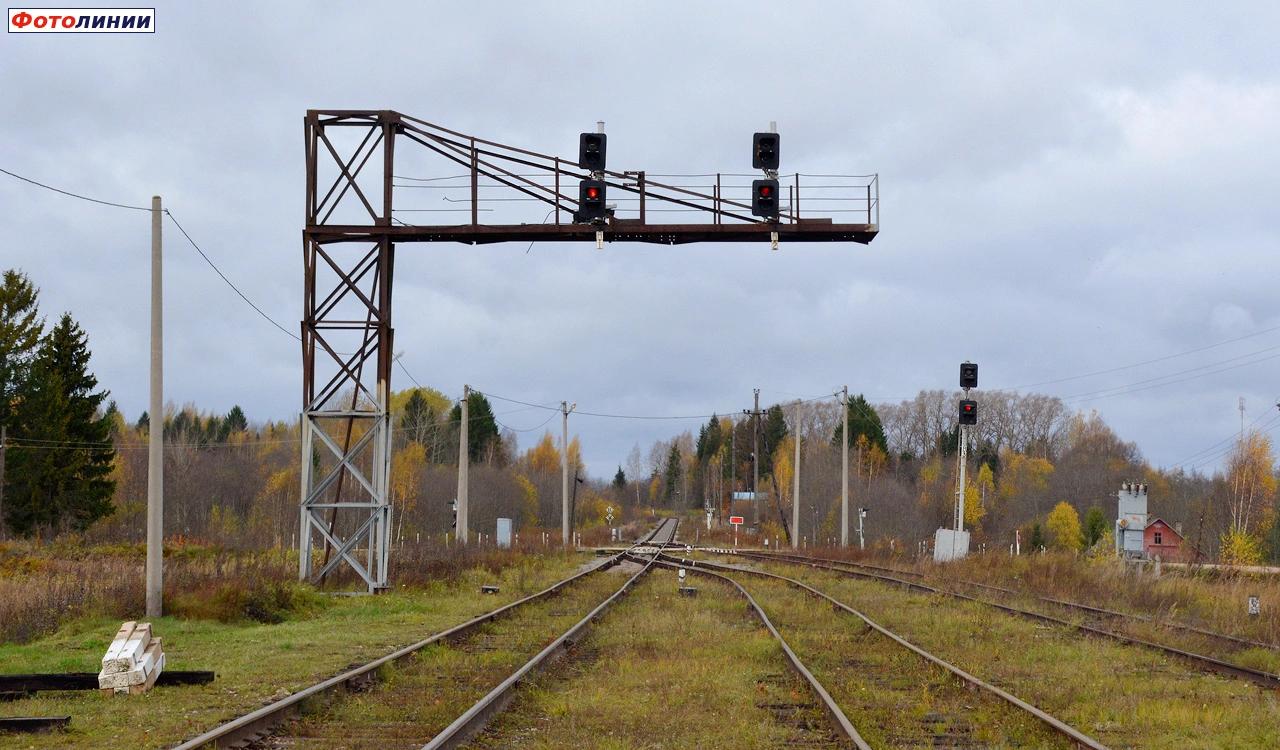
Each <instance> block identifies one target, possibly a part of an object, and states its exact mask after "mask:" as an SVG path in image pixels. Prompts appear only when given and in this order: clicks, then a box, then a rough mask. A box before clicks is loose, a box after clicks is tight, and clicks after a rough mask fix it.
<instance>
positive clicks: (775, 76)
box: [0, 2, 1280, 476]
mask: <svg viewBox="0 0 1280 750" xmlns="http://www.w3.org/2000/svg"><path fill="white" fill-rule="evenodd" d="M264 6H265V7H266V9H265V10H264ZM1278 15H1280V11H1278V10H1277V6H1276V5H1275V4H1272V3H1256V4H1231V3H1216V4H1212V5H1206V4H1204V3H1195V4H1192V3H1187V4H1173V3H1167V2H1160V3H1146V4H1138V3H1114V2H1109V3H870V2H867V3H821V4H810V3H797V2H787V3H781V2H776V3H769V4H752V3H745V2H724V3H664V2H648V3H601V2H595V3H583V4H577V3H574V4H571V3H550V2H547V3H528V2H525V3H475V4H464V3H449V4H443V3H441V4H427V3H401V4H392V3H374V2H365V3H283V2H276V3H271V4H269V5H268V4H258V3H253V4H250V3H216V4H215V3H178V4H164V5H161V6H159V7H158V8H157V20H156V30H157V31H156V33H155V34H150V35H141V34H137V35H134V34H126V35H73V34H58V35H48V34H46V35H32V34H27V35H17V34H7V35H6V36H5V37H4V38H3V40H0V45H2V46H0V81H3V87H4V96H3V97H2V98H0V110H2V111H3V117H0V167H3V168H5V169H8V170H11V171H14V172H18V173H21V174H24V175H26V176H29V177H31V178H33V179H36V180H40V181H43V182H48V183H51V184H54V185H57V186H59V187H63V188H66V189H69V190H74V191H77V192H82V193H85V194H87V195H91V196H94V197H99V198H103V199H106V200H111V201H119V202H122V203H131V204H138V205H146V203H147V201H148V199H149V198H150V196H151V195H153V194H160V195H162V196H163V197H164V200H165V204H166V206H167V207H169V208H170V209H172V211H173V212H174V214H175V216H177V217H178V219H179V220H180V221H181V222H182V223H183V225H184V226H185V227H186V228H187V230H188V231H190V232H191V234H192V236H193V237H194V238H195V239H196V241H197V242H199V243H200V244H201V246H202V247H203V248H204V249H205V251H206V252H208V253H209V255H210V257H211V258H213V260H214V261H215V262H216V263H218V264H219V265H220V266H221V268H222V269H223V270H224V272H226V274H227V275H228V276H229V277H230V278H231V279H232V281H234V282H235V283H236V284H237V285H239V286H240V287H241V288H242V289H243V290H244V292H245V293H246V294H247V295H248V296H249V297H250V298H252V299H253V300H255V301H256V302H257V303H258V304H259V305H260V306H261V307H262V308H263V309H264V310H266V311H267V313H268V314H270V315H271V316H272V317H274V318H275V319H277V320H279V321H281V322H282V323H283V325H284V326H285V327H286V328H288V329H289V330H291V331H292V330H296V329H297V325H298V320H299V318H300V315H301V308H302V297H301V282H302V263H301V260H302V254H301V252H300V251H301V244H302V243H301V231H300V230H301V228H302V223H303V187H304V183H303V166H304V165H303V141H302V118H303V114H304V112H305V110H306V109H308V108H379V109H380V108H387V109H396V110H400V111H402V112H405V113H409V114H413V115H416V116H418V117H422V118H423V119H426V120H429V121H432V122H435V123H439V124H441V125H445V126H447V127H450V128H453V129H456V130H460V131H463V132H466V133H473V134H475V135H478V136H481V137H489V138H493V139H496V140H500V141H503V142H505V143H510V144H513V145H518V146H523V147H527V148H530V149H533V150H536V151H541V152H544V153H558V154H560V155H563V156H569V157H573V156H574V155H575V149H576V138H577V135H576V134H577V133H578V132H579V131H581V130H590V129H594V124H595V122H596V120H605V121H606V122H607V125H608V133H609V166H610V168H612V169H646V170H648V171H650V172H689V173H698V172H717V171H723V172H746V171H749V169H747V168H748V167H749V166H750V161H749V159H750V152H749V143H750V134H751V132H752V131H755V130H761V129H764V128H765V127H767V125H768V122H769V121H770V120H775V121H777V123H778V128H779V131H780V132H781V133H782V137H783V141H782V143H783V149H782V154H783V171H784V172H794V171H800V172H810V173H820V172H838V173H868V172H876V173H879V174H880V175H881V180H882V190H881V200H882V207H883V210H882V216H881V233H880V236H879V237H878V238H877V239H876V240H875V242H873V243H872V244H871V245H869V246H862V245H852V244H850V245H801V244H792V245H785V244H784V246H783V247H782V249H781V250H780V251H779V252H771V251H770V250H769V248H768V246H767V245H686V246H677V247H664V246H649V245H640V244H636V245H627V244H618V245H612V246H610V247H608V248H606V250H605V251H604V252H597V251H596V250H595V249H594V246H591V245H569V244H563V245H559V244H547V245H537V246H535V247H534V248H533V249H532V250H531V251H529V252H526V249H527V248H526V246H525V245H499V246H489V247H469V246H462V245H417V246H404V247H401V248H400V250H399V252H398V254H397V263H396V274H397V278H396V288H395V310H394V325H395V329H396V350H397V351H403V352H404V357H403V360H402V361H403V362H404V364H405V366H406V367H407V368H408V370H409V371H410V372H412V373H413V375H414V377H416V378H417V379H418V380H419V381H421V382H422V383H424V384H429V385H432V386H434V387H436V388H439V389H440V390H442V391H444V392H446V393H449V394H452V395H455V396H456V395H458V394H460V392H461V389H462V385H463V383H469V384H471V385H472V386H474V387H477V388H480V389H482V390H488V391H491V392H493V393H497V394H502V395H506V396H511V397H514V398H518V399H521V400H527V401H531V402H537V403H545V404H553V403H558V402H559V401H561V400H562V399H567V400H569V401H576V402H577V403H578V404H579V408H581V409H584V410H589V411H597V412H613V413H625V414H648V415H671V414H706V413H710V412H711V411H718V412H720V413H724V412H726V411H736V410H740V409H742V408H744V407H748V406H750V400H751V389H752V388H755V387H758V388H760V389H761V390H762V402H763V403H766V404H767V403H771V402H774V401H783V400H790V399H794V398H796V397H797V396H800V397H811V396H816V395H818V394H821V393H824V392H830V391H831V390H833V389H835V388H838V387H839V386H840V385H843V384H846V383H847V384H848V386H849V388H850V390H851V391H852V392H861V393H865V394H867V396H868V397H869V398H872V399H873V400H880V399H899V398H908V397H911V396H912V395H914V394H915V393H916V392H917V391H919V390H920V389H927V388H952V387H954V386H955V385H956V377H957V366H958V363H959V362H960V361H961V360H963V359H966V358H967V359H970V360H972V361H975V362H978V363H980V365H981V374H982V377H981V385H982V387H983V388H984V389H988V388H999V387H1014V386H1022V385H1026V384H1032V383H1039V382H1042V381H1047V380H1054V379H1058V378H1062V377H1066V376H1075V375H1080V374H1085V373H1091V372H1095V371H1098V370H1105V369H1109V368H1113V367H1117V366H1120V365H1127V364H1131V363H1135V362H1141V361H1145V360H1151V359H1155V358H1162V357H1165V356H1166V355H1172V354H1179V353H1182V352H1187V351H1189V350H1193V349H1200V348H1203V347H1207V346H1209V345H1211V344H1215V343H1217V342H1221V341H1226V340H1230V339H1235V338H1238V337H1242V336H1247V335H1249V334H1254V333H1257V332H1259V331H1265V329H1268V328H1276V327H1280V309H1278V308H1280V301H1278V298H1277V294H1276V283H1277V279H1278V278H1280V252H1277V251H1278V250H1280V247H1278V244H1280V243H1278V242H1277V236H1276V230H1275V228H1274V226H1273V223H1274V221H1275V216H1276V210H1277V209H1276V207H1277V206H1278V205H1280V181H1278V180H1277V174H1280V145H1278V144H1277V142H1276V140H1277V139H1276V134H1277V133H1280V64H1277V63H1280V60H1278V59H1277V58H1278V57H1280V52H1278V51H1277V49H1278V48H1277V45H1276V43H1275V30H1276V29H1277V28H1280V18H1277V16H1278ZM397 199H398V200H399V198H397ZM0 209H2V214H3V216H4V221H5V223H6V225H7V226H6V231H5V233H4V238H3V240H0V266H3V267H6V268H8V267H13V266H17V267H20V268H22V269H23V270H25V271H26V272H27V273H28V274H29V275H30V276H31V278H32V280H33V281H34V282H35V283H36V284H37V285H38V286H39V287H40V288H41V304H42V308H43V310H44V312H45V313H46V315H48V316H50V317H53V316H55V315H56V314H59V313H60V312H61V311H64V310H65V311H69V312H70V313H71V314H72V315H73V316H74V317H75V318H76V319H77V320H78V321H80V322H81V324H82V325H83V326H84V327H85V328H86V329H87V331H88V333H89V337H90V345H91V347H92V349H93V352H94V358H93V367H94V369H95V371H96V373H97V375H98V377H99V379H100V380H101V382H102V384H103V386H104V387H106V388H108V389H110V391H111V393H112V397H113V398H115V399H116V400H117V401H118V402H119V404H120V406H121V408H122V409H124V411H125V412H126V414H127V415H129V417H130V419H133V418H136V416H137V415H138V414H139V413H140V412H141V411H142V410H143V409H145V407H146V401H147V370H146V366H147V357H146V355H147V342H148V338H147V337H148V307H147V300H148V296H147V295H148V289H149V287H148V259H149V238H148V228H149V217H148V216H147V215H146V214H144V213H141V212H132V211H126V210H120V209H114V208H109V207H103V206H98V205H94V204H90V203H85V202H81V201H77V200H74V199H71V198H66V197H63V196H60V195H56V194H53V193H49V192H46V191H42V190H40V189H38V188H34V187H31V186H29V185H26V184H23V183H20V182H18V181H16V180H13V179H11V178H8V177H5V176H4V175H0ZM166 231H167V232H168V234H167V236H166V243H167V244H166V268H165V274H166V284H167V289H166V291H167V292H168V299H167V302H166V320H165V333H166V347H167V348H166V368H167V371H166V378H165V385H166V398H167V399H169V400H172V401H174V402H177V403H180V404H181V403H184V402H193V403H195V404H196V405H197V406H199V407H200V408H201V409H206V410H213V411H218V412H225V411H226V410H227V409H228V408H230V407H231V406H232V405H233V404H240V405H241V406H242V407H243V408H244V409H245V411H246V412H247V413H248V414H249V416H250V418H251V419H255V420H262V419H268V418H270V419H294V418H296V413H297V411H298V409H299V408H300V381H301V367H300V360H301V356H300V352H299V347H298V345H297V343H296V342H295V341H294V340H293V339H291V338H289V337H287V336H286V335H285V334H283V333H281V332H280V331H279V330H277V329H275V328H274V327H272V326H271V325H270V324H269V323H267V322H266V321H264V320H263V319H261V318H259V317H258V316H257V315H256V314H255V313H254V312H253V311H252V310H251V309H250V308H249V307H248V306H246V305H245V304H244V303H243V302H241V301H240V300H239V298H237V297H236V296H235V294H234V292H232V291H231V290H230V289H229V288H228V287H227V286H226V285H225V284H224V283H223V281H222V280H221V279H219V278H218V277H217V276H216V275H215V274H214V273H213V272H212V271H211V270H210V269H209V268H208V266H206V265H205V264H204V262H203V261H202V260H201V259H200V258H199V257H198V256H197V255H196V254H195V252H194V251H193V250H192V249H191V248H190V247H189V246H187V245H185V244H184V243H183V242H182V241H181V238H180V237H179V236H178V235H177V234H176V232H174V231H172V226H171V225H167V227H166ZM1277 346H1280V330H1278V331H1274V332H1268V333H1262V334H1260V335H1256V336H1251V337H1249V338H1247V339H1244V340H1242V341H1237V342H1234V343H1228V344H1224V345H1222V346H1216V347H1213V348H1209V349H1206V350H1204V351H1200V352H1197V353H1193V354H1189V355H1187V356H1181V357H1176V358H1171V359H1164V360H1162V361H1159V362H1155V363H1151V364H1149V365H1144V366H1141V367H1135V368H1131V369H1126V370H1122V371H1119V372H1113V373H1109V374H1105V375H1100V376H1094V377H1088V378H1079V379H1075V380H1070V381H1066V382H1061V383H1053V384H1049V385H1044V386H1041V387H1039V388H1035V389H1032V390H1040V391H1043V392H1047V393H1052V394H1056V395H1060V396H1063V397H1070V396H1075V395H1077V394H1082V393H1090V392H1094V391H1098V390H1100V389H1105V388H1114V387H1119V386H1125V385H1128V384H1135V383H1136V384H1139V385H1137V386H1135V388H1143V389H1142V390H1134V389H1132V388H1131V389H1127V390H1125V391H1123V392H1121V393H1119V395H1113V396H1108V397H1105V398H1098V399H1095V400H1082V399H1072V400H1069V404H1070V405H1071V406H1072V407H1073V408H1079V409H1097V410H1098V411H1099V412H1100V413H1101V414H1102V415H1103V416H1104V417H1105V418H1106V420H1107V421H1108V422H1109V423H1110V424H1111V425H1112V426H1113V427H1114V428H1115V429H1116V431H1117V432H1118V433H1119V434H1120V435H1121V436H1122V437H1123V438H1125V439H1127V440H1132V441H1135V442H1136V443H1137V444H1138V445H1139V447H1140V449H1141V451H1142V453H1143V455H1144V456H1146V458H1148V459H1149V460H1150V461H1152V462H1153V463H1155V464H1158V465H1165V466H1168V465H1171V464H1174V463H1176V462H1180V461H1183V460H1184V459H1186V458H1188V457H1189V456H1191V455H1192V454H1195V453H1196V452H1197V451H1200V450H1201V449H1204V448H1207V447H1209V446H1210V445H1212V444H1214V443H1216V442H1218V441H1220V440H1222V439H1223V438H1225V437H1227V436H1229V435H1231V434H1232V432H1233V431H1235V430H1237V429H1238V428H1239V412H1238V411H1237V398H1238V397H1239V396H1242V395H1243V396H1244V397H1245V399H1246V404H1247V413H1246V420H1248V421H1254V420H1256V423H1257V424H1261V425H1264V426H1270V425H1271V423H1272V421H1274V420H1275V417H1273V413H1274V412H1276V407H1275V401H1276V396H1277V395H1278V394H1280V383H1277V382H1276V379H1275V373H1276V371H1277V363H1280V360H1277V359H1269V360H1263V359H1262V357H1267V356H1274V354H1275V352H1274V351H1266V352H1264V350H1276V348H1277ZM1254 352H1264V353H1262V354H1258V355H1254V356H1246V355H1250V354H1251V353H1254ZM1255 360H1261V361H1260V362H1259V363H1258V364H1247V365H1245V366H1238V367H1237V366H1236V365H1244V364H1245V363H1249V362H1253V361H1255ZM1218 362H1221V363H1223V364H1221V365H1217V366H1212V367H1210V366H1209V365H1213V363H1218ZM1192 368H1203V369H1199V370H1194V371H1191V372H1187V373H1186V374H1185V375H1180V376H1178V377H1177V378H1173V379H1175V380H1183V381H1184V382H1177V383H1174V384H1171V385H1160V386H1158V387H1146V386H1149V385H1153V384H1156V383H1162V382H1166V381H1153V382H1150V383H1148V382H1144V381H1149V380H1151V379H1152V378H1157V377H1160V376H1168V375H1170V374H1172V373H1179V372H1183V371H1189V370H1192ZM1226 368H1232V369H1226ZM1190 375H1198V376H1200V377H1196V378H1194V379H1189V380H1188V379H1186V378H1187V377H1188V376H1190ZM395 377H396V378H398V380H397V381H396V382H395V384H394V385H395V386H396V387H397V388H400V387H405V386H407V385H409V381H408V379H407V378H405V377H404V373H403V372H402V371H399V370H397V371H396V372H395ZM495 407H496V411H497V412H498V413H499V419H500V420H502V422H503V423H504V424H506V425H508V426H510V427H512V428H517V429H529V428H534V427H536V426H537V425H538V424H539V423H541V422H542V421H543V420H544V419H546V418H547V417H548V416H549V415H550V412H538V411H536V410H527V409H526V410H516V409H519V408H520V407H513V405H511V404H504V403H501V402H495ZM554 426H556V424H555V423H554V422H553V423H551V424H549V425H548V427H554ZM686 427H687V428H692V429H693V430H694V431H695V432H696V429H697V421H691V422H687V423H681V422H648V421H637V420H609V419H600V418H590V417H575V418H573V419H572V420H571V429H572V430H573V431H574V432H576V433H579V434H580V435H581V436H582V439H583V442H584V455H585V458H586V460H587V462H588V465H589V469H590V470H591V472H592V473H593V474H594V475H597V476H603V475H608V474H611V473H612V471H613V469H614V467H615V465H616V464H618V463H621V462H624V461H625V457H626V454H627V452H628V451H629V450H630V448H631V446H632V445H633V444H634V443H637V442H639V443H640V444H641V445H642V446H643V447H644V448H645V449H646V450H647V446H648V444H649V443H650V442H651V441H652V440H653V439H654V438H657V437H666V436H669V435H671V434H673V433H674V432H677V431H679V430H681V429H684V428H686ZM538 434H539V432H538V431H537V430H534V431H532V432H527V433H521V442H522V447H528V445H530V444H531V442H532V440H533V439H535V438H536V436H537V435H538ZM1208 455H1209V456H1210V458H1212V455H1213V454H1208ZM1214 466H1216V463H1212V462H1211V463H1210V464H1209V465H1208V466H1207V467H1206V468H1210V469H1211V468H1213V467H1214Z"/></svg>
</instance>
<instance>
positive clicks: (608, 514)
mask: <svg viewBox="0 0 1280 750" xmlns="http://www.w3.org/2000/svg"><path fill="white" fill-rule="evenodd" d="M604 522H605V523H607V524H612V523H613V506H612V505H606V506H605V509H604Z"/></svg>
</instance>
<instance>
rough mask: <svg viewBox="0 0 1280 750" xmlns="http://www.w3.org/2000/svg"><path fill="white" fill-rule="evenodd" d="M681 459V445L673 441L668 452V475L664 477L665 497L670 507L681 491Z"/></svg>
mask: <svg viewBox="0 0 1280 750" xmlns="http://www.w3.org/2000/svg"><path fill="white" fill-rule="evenodd" d="M681 460H682V458H681V456H680V445H679V443H676V442H672V443H671V451H670V452H669V453H668V454H667V467H666V476H665V477H664V479H665V482H664V484H665V485H666V487H665V490H666V492H665V499H666V501H667V506H668V507H670V506H671V504H672V503H673V502H674V501H675V499H676V496H677V495H678V494H679V491H680V462H681Z"/></svg>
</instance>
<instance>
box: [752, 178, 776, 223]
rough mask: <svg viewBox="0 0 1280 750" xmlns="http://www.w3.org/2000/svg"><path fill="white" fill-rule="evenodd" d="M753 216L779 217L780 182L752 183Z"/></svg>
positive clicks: (757, 181)
mask: <svg viewBox="0 0 1280 750" xmlns="http://www.w3.org/2000/svg"><path fill="white" fill-rule="evenodd" d="M751 214H752V215H753V216H764V217H766V218H777V216H778V181H777V180H752V181H751Z"/></svg>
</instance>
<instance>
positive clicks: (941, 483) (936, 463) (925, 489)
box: [837, 456, 955, 527]
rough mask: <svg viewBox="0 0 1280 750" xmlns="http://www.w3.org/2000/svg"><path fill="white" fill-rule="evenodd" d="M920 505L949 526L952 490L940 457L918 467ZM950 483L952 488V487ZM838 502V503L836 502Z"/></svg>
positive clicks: (952, 505)
mask: <svg viewBox="0 0 1280 750" xmlns="http://www.w3.org/2000/svg"><path fill="white" fill-rule="evenodd" d="M919 486H920V507H921V508H923V509H924V510H925V512H927V513H930V514H931V515H933V517H934V522H935V523H938V524H940V525H945V526H948V527H950V526H951V521H952V520H953V516H954V515H955V508H954V505H955V502H954V499H953V498H954V494H955V493H954V492H952V491H950V490H949V489H948V487H947V479H946V475H945V474H944V472H943V471H942V459H941V458H939V457H938V456H934V457H933V458H931V459H929V460H928V461H927V462H926V463H925V464H924V466H921V467H920V483H919ZM954 486H955V485H954V484H952V489H954ZM837 504H838V503H837Z"/></svg>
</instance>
